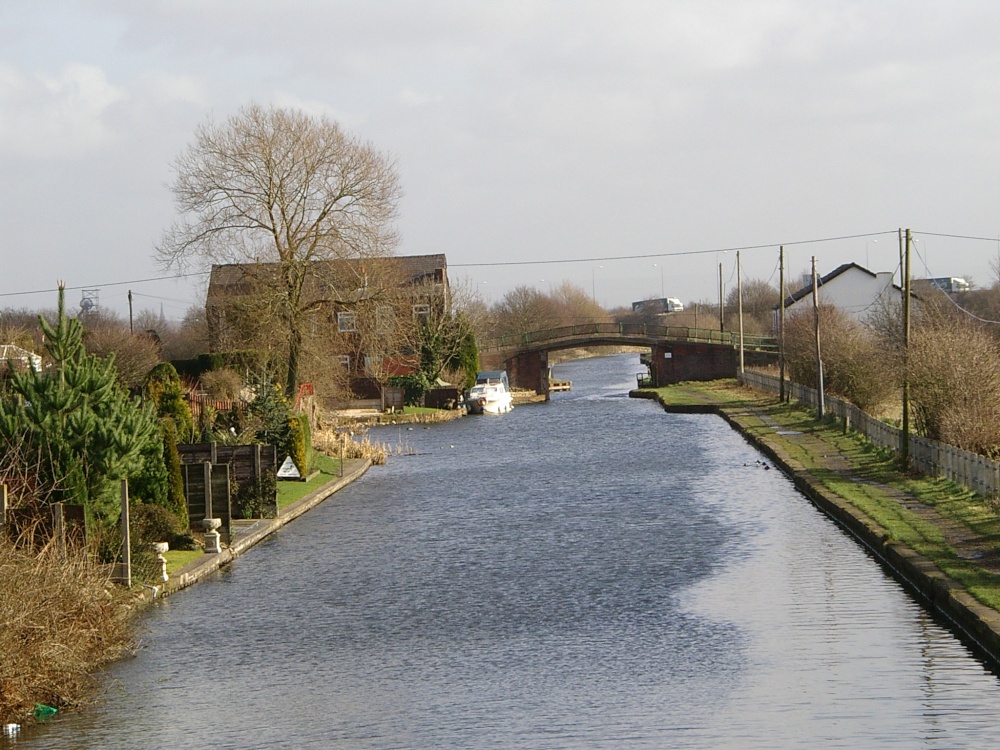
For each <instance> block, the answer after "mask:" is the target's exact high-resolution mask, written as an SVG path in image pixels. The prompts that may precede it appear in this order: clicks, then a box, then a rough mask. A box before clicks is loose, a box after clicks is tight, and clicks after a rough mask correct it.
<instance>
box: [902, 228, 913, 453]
mask: <svg viewBox="0 0 1000 750" xmlns="http://www.w3.org/2000/svg"><path fill="white" fill-rule="evenodd" d="M900 232H902V230H900ZM912 243H913V237H912V235H911V234H910V230H909V229H907V230H906V242H905V248H904V251H903V261H904V262H903V267H902V273H903V424H902V430H901V432H902V434H901V435H900V443H901V444H900V446H899V453H900V456H901V458H902V462H903V469H904V470H905V469H907V468H909V466H910V246H911V244H912Z"/></svg>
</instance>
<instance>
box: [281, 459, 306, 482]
mask: <svg viewBox="0 0 1000 750" xmlns="http://www.w3.org/2000/svg"><path fill="white" fill-rule="evenodd" d="M301 478H302V475H301V474H299V467H298V466H296V465H295V462H294V461H293V460H292V457H291V456H289V457H288V458H286V459H285V463H283V464H282V465H281V468H280V469H278V479H301Z"/></svg>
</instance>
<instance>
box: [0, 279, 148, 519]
mask: <svg viewBox="0 0 1000 750" xmlns="http://www.w3.org/2000/svg"><path fill="white" fill-rule="evenodd" d="M39 323H40V325H41V327H42V332H43V334H44V336H45V349H46V351H47V352H48V354H49V357H50V358H51V359H52V361H53V365H52V367H51V368H50V369H48V370H45V371H38V370H34V369H30V370H28V371H26V372H21V373H18V372H14V373H12V374H11V380H10V390H9V392H8V394H6V395H5V397H4V398H3V399H2V400H0V440H3V441H5V442H6V443H7V445H10V446H13V445H21V446H22V447H23V448H26V449H28V450H31V451H32V452H35V451H37V452H38V454H39V455H41V456H43V457H44V460H43V461H41V462H39V464H40V465H39V477H38V480H39V486H40V487H41V488H42V489H43V494H45V495H46V496H47V497H48V499H49V500H50V501H52V502H61V501H64V502H75V503H80V504H82V505H84V506H85V507H86V508H87V513H88V515H89V516H90V517H91V518H92V519H93V520H95V521H97V522H99V523H108V522H111V521H113V520H114V519H115V518H116V517H117V514H118V482H119V481H120V480H121V479H124V478H127V477H128V476H129V475H130V473H132V472H134V471H136V470H138V469H139V467H140V465H141V454H142V452H143V450H144V448H145V447H146V446H147V445H148V444H149V443H150V442H151V441H155V442H159V440H160V429H159V425H158V423H157V420H156V418H155V416H154V415H153V413H152V411H151V410H150V409H148V408H144V407H142V406H141V405H140V404H139V403H138V402H137V401H135V400H133V399H132V398H131V397H130V396H129V394H128V392H127V391H125V389H124V388H123V387H122V386H121V385H119V384H118V382H117V381H116V372H115V368H114V360H113V358H112V357H109V358H107V359H101V358H99V357H95V356H93V355H91V354H88V353H87V351H86V349H85V348H84V345H83V327H82V325H81V324H80V321H78V320H74V319H71V318H69V317H67V315H66V310H65V288H64V286H63V285H62V284H60V285H59V313H58V318H57V320H56V322H55V324H54V325H52V324H50V323H49V322H48V321H46V320H45V319H44V318H39Z"/></svg>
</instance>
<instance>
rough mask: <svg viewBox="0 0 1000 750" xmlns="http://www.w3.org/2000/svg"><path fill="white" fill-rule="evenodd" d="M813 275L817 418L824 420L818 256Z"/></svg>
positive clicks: (813, 267) (814, 263)
mask: <svg viewBox="0 0 1000 750" xmlns="http://www.w3.org/2000/svg"><path fill="white" fill-rule="evenodd" d="M812 273H813V331H814V333H815V336H816V391H817V393H818V395H819V403H818V404H817V411H816V418H817V419H822V418H823V412H824V411H825V409H824V406H825V404H824V403H823V357H822V355H821V354H820V348H819V279H818V277H817V275H816V256H815V255H814V256H813V259H812Z"/></svg>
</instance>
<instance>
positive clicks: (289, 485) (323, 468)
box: [278, 451, 352, 511]
mask: <svg viewBox="0 0 1000 750" xmlns="http://www.w3.org/2000/svg"><path fill="white" fill-rule="evenodd" d="M351 462H352V459H347V460H345V461H344V464H343V465H344V467H345V469H344V470H345V471H349V470H350V466H351ZM313 466H314V467H315V468H316V470H317V473H316V474H315V475H314V476H312V477H310V479H309V480H308V481H306V482H278V510H279V511H280V510H281V509H282V508H285V507H287V506H289V505H291V504H292V503H294V502H295V501H297V500H301V499H302V498H304V497H305V496H306V495H308V494H309V493H310V492H313V491H315V490H318V489H319V488H320V487H322V486H323V485H324V484H326V483H327V482H329V481H331V480H333V479H336V478H338V477H340V476H341V462H340V459H339V458H333V457H332V456H328V455H326V454H325V453H320V452H318V451H317V452H316V456H315V460H314V461H313Z"/></svg>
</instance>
